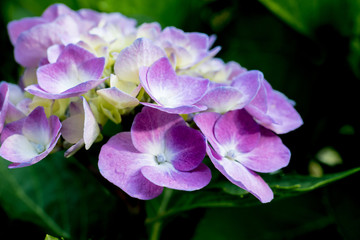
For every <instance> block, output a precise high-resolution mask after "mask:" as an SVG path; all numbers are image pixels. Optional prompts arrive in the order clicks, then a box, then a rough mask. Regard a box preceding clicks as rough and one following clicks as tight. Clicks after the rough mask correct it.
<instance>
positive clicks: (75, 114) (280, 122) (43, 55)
mask: <svg viewBox="0 0 360 240" xmlns="http://www.w3.org/2000/svg"><path fill="white" fill-rule="evenodd" d="M8 32H9V35H10V39H11V42H12V44H13V45H14V49H15V50H14V52H15V59H16V61H17V62H18V63H19V64H20V65H21V66H23V67H24V74H23V75H22V77H21V79H20V82H19V84H18V85H15V84H11V83H7V82H1V85H0V133H1V147H0V156H1V157H3V158H4V159H6V160H8V161H10V162H12V164H11V165H10V166H9V167H11V168H16V167H24V166H29V165H32V164H35V163H37V162H39V161H40V160H42V159H44V158H45V157H46V156H47V155H48V154H49V153H50V152H52V151H56V150H59V149H62V148H65V149H66V152H65V156H71V155H73V154H74V153H76V151H77V150H79V149H80V148H82V147H85V149H89V148H90V147H91V146H92V144H93V143H94V142H96V141H101V139H102V135H101V129H102V127H103V126H104V125H105V124H106V123H107V122H108V121H112V122H114V123H116V124H119V123H120V122H121V119H122V116H123V115H125V114H134V112H135V111H134V108H135V107H136V106H141V105H142V106H143V107H142V109H141V112H140V113H138V114H136V115H135V116H134V120H133V123H132V127H131V130H130V132H120V133H117V134H116V135H114V136H112V137H111V138H110V140H109V141H108V142H107V143H105V144H104V145H103V146H102V148H101V151H100V155H99V163H98V166H99V170H100V173H101V174H102V175H103V176H104V177H105V178H106V179H107V180H109V181H110V182H112V183H113V184H115V185H116V186H118V187H119V188H121V189H122V190H123V191H125V192H126V193H127V194H129V195H130V196H132V197H135V198H139V199H152V198H155V197H157V196H158V195H160V194H161V192H162V190H163V187H166V188H172V189H178V190H185V191H193V190H198V189H201V188H203V187H205V186H206V185H207V184H208V183H209V182H210V179H211V172H210V169H209V167H208V166H206V165H205V164H204V163H202V161H203V159H204V157H205V156H206V155H207V156H209V158H210V159H211V161H212V163H213V164H214V166H215V167H216V168H217V169H218V170H219V171H220V172H221V173H222V174H223V175H224V176H225V177H226V178H227V179H228V180H229V181H231V182H232V183H233V184H235V185H237V186H239V187H240V188H243V189H245V190H247V191H249V192H250V193H252V194H253V195H254V196H255V197H257V198H258V199H259V200H260V201H261V202H264V203H265V202H269V201H271V199H272V198H273V193H272V190H271V189H270V188H269V186H268V185H267V184H266V183H265V182H264V180H263V179H262V178H261V177H260V176H259V175H258V174H257V173H256V172H260V173H267V172H272V171H276V170H278V169H280V168H282V167H285V166H286V165H287V164H288V162H289V159H290V151H289V150H288V148H287V147H286V146H284V144H283V143H282V141H281V139H280V137H279V136H278V135H277V134H284V133H287V132H289V131H292V130H294V129H296V128H298V127H299V126H301V125H302V123H303V122H302V119H301V117H300V115H299V114H298V113H297V112H296V110H295V109H294V106H293V105H294V104H293V102H292V101H290V100H289V99H288V98H287V97H286V96H284V95H283V94H282V93H280V92H278V91H276V90H274V89H272V87H271V85H270V84H269V83H268V82H267V81H266V80H265V79H264V76H263V74H262V73H261V72H260V71H258V70H251V71H249V70H247V69H245V68H243V67H241V66H240V65H239V64H238V63H236V62H229V63H224V62H223V61H222V60H221V59H219V58H215V55H216V54H217V53H218V52H219V51H220V47H214V48H212V45H213V43H214V41H215V36H208V35H206V34H203V33H196V32H193V33H187V32H184V31H182V30H181V29H177V28H175V27H166V28H164V29H162V28H161V27H160V25H159V24H158V23H156V22H155V23H144V24H142V25H140V26H137V24H136V21H135V20H134V19H129V18H127V17H125V16H123V15H121V14H120V13H109V14H107V13H99V12H96V11H93V10H89V9H81V10H79V11H73V10H71V9H69V8H68V7H67V6H65V5H63V4H55V5H52V6H50V7H49V8H48V9H46V10H45V11H44V13H43V14H42V16H41V17H31V18H24V19H21V20H16V21H12V22H10V23H9V25H8Z"/></svg>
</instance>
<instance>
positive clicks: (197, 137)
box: [165, 125, 206, 171]
mask: <svg viewBox="0 0 360 240" xmlns="http://www.w3.org/2000/svg"><path fill="white" fill-rule="evenodd" d="M205 154H206V143H205V138H204V137H203V136H202V135H201V133H200V132H199V131H197V130H195V129H192V128H190V127H188V126H182V125H181V126H174V127H172V128H170V129H169V130H168V131H167V132H166V134H165V155H166V159H168V161H170V162H171V163H172V164H173V166H174V167H175V169H177V170H179V171H191V170H193V169H195V168H196V167H197V166H199V164H200V163H201V162H202V160H203V159H204V157H205Z"/></svg>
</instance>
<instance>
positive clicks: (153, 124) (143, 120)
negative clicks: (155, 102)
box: [131, 107, 186, 156]
mask: <svg viewBox="0 0 360 240" xmlns="http://www.w3.org/2000/svg"><path fill="white" fill-rule="evenodd" d="M176 125H186V123H185V121H184V120H183V119H182V118H181V117H180V116H179V115H175V114H169V113H165V112H162V111H159V110H157V109H154V108H149V107H144V108H143V109H142V111H141V112H140V113H138V114H137V115H136V116H135V119H134V121H133V124H132V127H131V137H132V142H133V144H134V146H135V148H136V149H137V150H138V151H140V152H143V153H150V154H152V155H154V156H156V155H158V154H159V153H162V152H164V147H165V146H164V136H165V133H166V131H167V130H169V129H170V128H171V127H173V126H176Z"/></svg>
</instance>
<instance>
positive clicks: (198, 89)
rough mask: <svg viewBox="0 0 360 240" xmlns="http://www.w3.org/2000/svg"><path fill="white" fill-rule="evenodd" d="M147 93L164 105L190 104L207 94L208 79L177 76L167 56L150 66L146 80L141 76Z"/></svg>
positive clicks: (172, 106) (178, 105)
mask: <svg viewBox="0 0 360 240" xmlns="http://www.w3.org/2000/svg"><path fill="white" fill-rule="evenodd" d="M140 81H141V84H142V85H143V86H144V88H145V90H146V91H147V93H148V94H149V95H150V96H151V97H152V98H153V99H154V100H155V101H156V102H157V103H158V104H159V105H162V106H164V107H171V108H175V107H180V106H189V105H192V104H195V103H196V102H198V101H199V100H200V99H201V98H202V97H203V96H204V94H205V92H206V90H207V88H208V85H209V81H208V80H207V79H202V78H196V77H190V76H176V73H175V71H174V69H173V68H172V66H171V64H170V62H169V60H168V59H167V58H161V59H159V60H158V61H156V62H155V63H154V64H153V65H151V67H150V68H149V70H148V72H147V75H146V81H144V79H142V78H140Z"/></svg>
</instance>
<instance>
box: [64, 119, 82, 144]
mask: <svg viewBox="0 0 360 240" xmlns="http://www.w3.org/2000/svg"><path fill="white" fill-rule="evenodd" d="M62 125H63V127H62V128H61V135H62V136H63V138H64V139H65V140H66V141H68V142H69V143H72V144H74V143H77V142H78V141H79V140H80V139H82V138H83V132H84V114H76V115H74V116H70V117H68V118H67V119H65V120H64V121H63V122H62Z"/></svg>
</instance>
